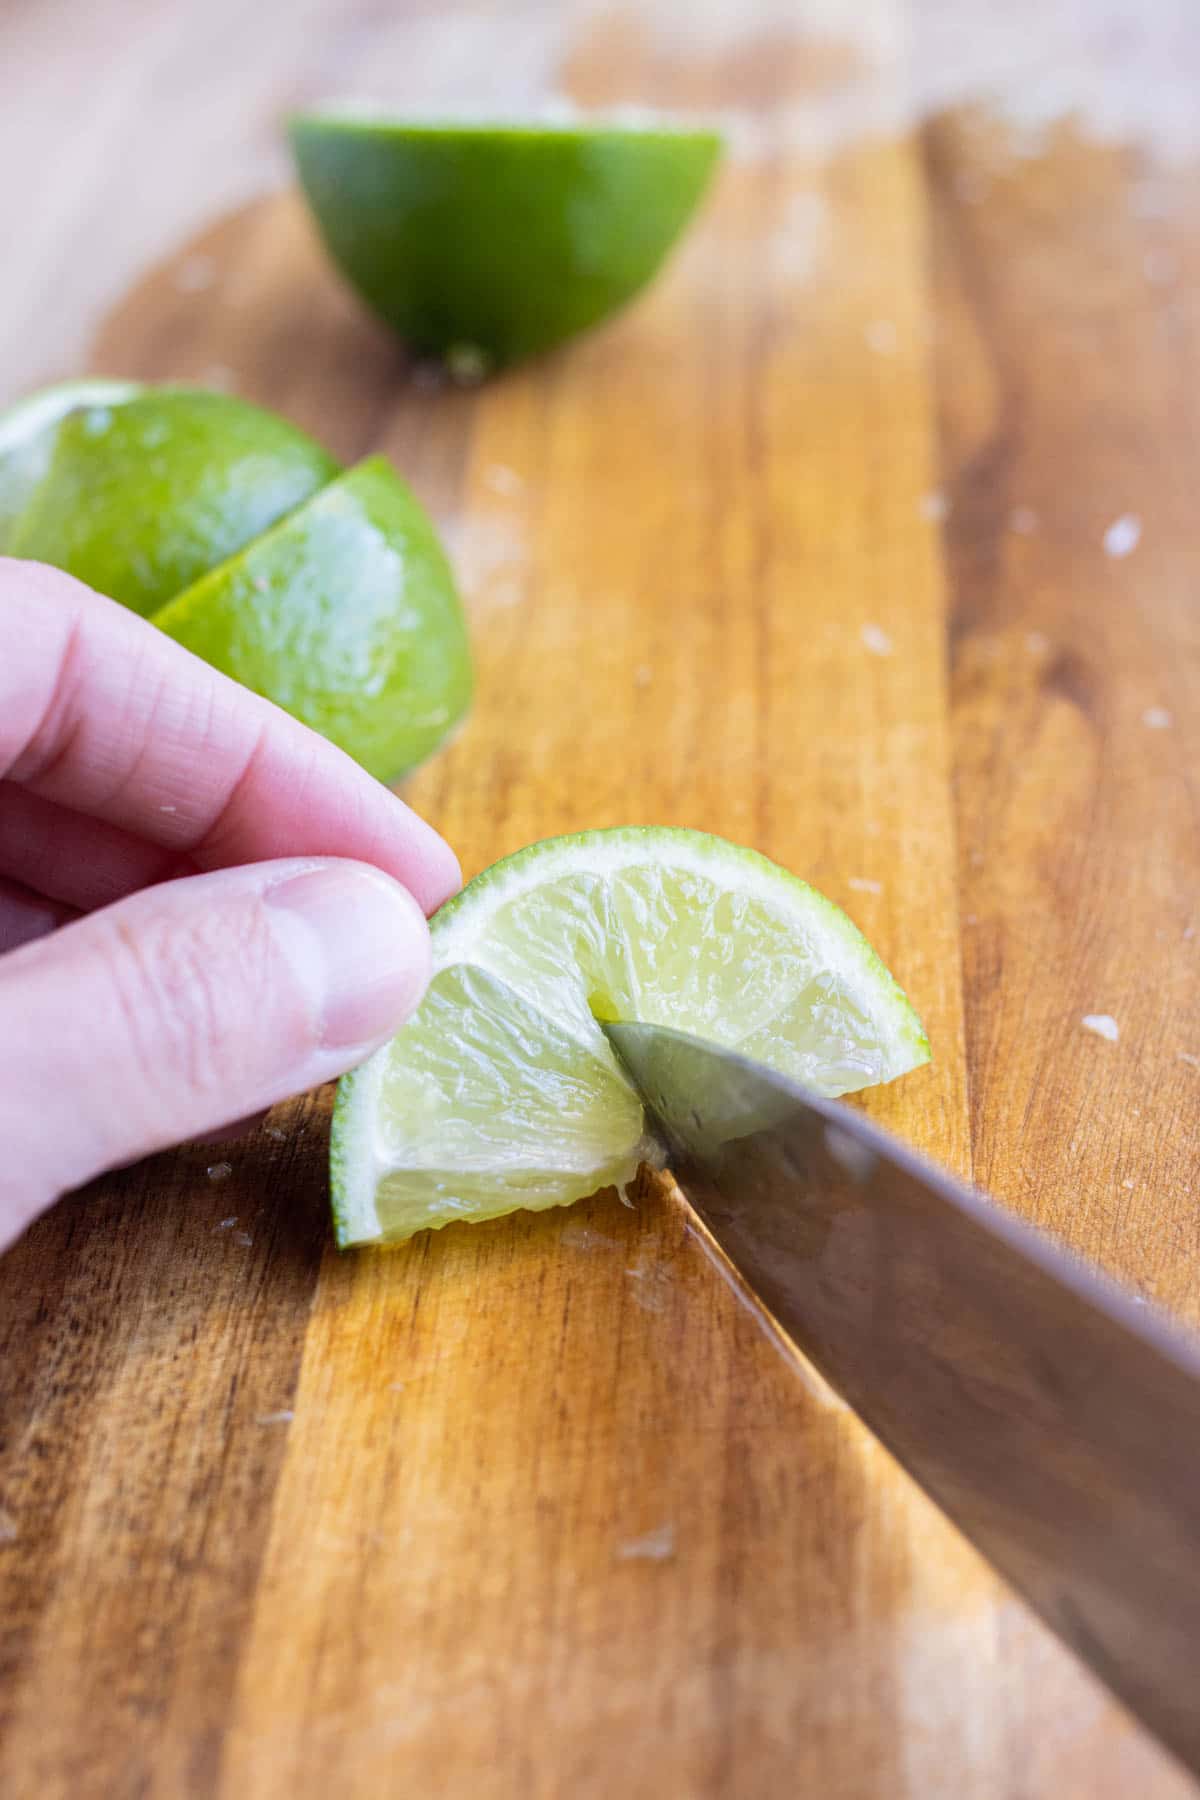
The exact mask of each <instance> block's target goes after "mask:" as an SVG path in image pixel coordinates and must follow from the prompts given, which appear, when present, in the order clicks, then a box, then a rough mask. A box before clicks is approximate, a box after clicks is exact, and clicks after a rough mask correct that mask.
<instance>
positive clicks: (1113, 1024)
mask: <svg viewBox="0 0 1200 1800" xmlns="http://www.w3.org/2000/svg"><path fill="white" fill-rule="evenodd" d="M1083 1029H1084V1030H1085V1031H1094V1032H1095V1034H1096V1036H1097V1037H1102V1038H1107V1039H1108V1041H1109V1043H1110V1044H1115V1043H1116V1041H1117V1039H1118V1038H1119V1037H1120V1035H1121V1031H1120V1027H1119V1026H1118V1024H1117V1021H1116V1020H1115V1019H1114V1018H1113V1016H1112V1014H1111V1013H1085V1014H1084V1015H1083Z"/></svg>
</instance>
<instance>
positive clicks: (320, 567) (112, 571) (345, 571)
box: [0, 381, 471, 781]
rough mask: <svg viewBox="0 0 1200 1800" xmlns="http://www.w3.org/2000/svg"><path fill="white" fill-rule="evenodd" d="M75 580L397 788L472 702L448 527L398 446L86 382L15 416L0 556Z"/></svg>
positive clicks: (197, 399)
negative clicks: (333, 448) (399, 456)
mask: <svg viewBox="0 0 1200 1800" xmlns="http://www.w3.org/2000/svg"><path fill="white" fill-rule="evenodd" d="M4 553H7V554H10V555H13V556H27V557H31V558H33V559H35V560H38V561H41V562H48V563H53V564H55V565H56V566H57V567H58V568H61V569H66V570H68V571H69V572H70V573H71V574H72V575H77V576H79V577H80V579H81V580H83V581H86V582H88V583H89V585H90V586H92V587H95V588H99V589H100V591H101V592H102V593H106V594H111V595H112V596H113V597H114V598H115V599H117V600H122V601H124V603H125V604H126V605H127V606H130V607H132V608H133V609H134V611H136V612H140V613H143V614H146V615H147V616H149V617H150V618H151V619H152V620H153V622H154V623H155V624H156V625H158V626H160V627H161V628H162V629H163V630H164V631H166V632H169V633H170V635H171V636H173V637H176V638H178V639H179V641H180V642H181V643H184V644H186V645H187V646H188V648H189V649H191V650H194V651H195V652H196V653H197V654H198V655H200V656H203V657H205V658H206V659H207V661H209V662H211V663H213V664H215V666H216V667H217V668H219V669H222V670H224V672H225V673H226V674H227V675H232V676H234V677H235V679H237V680H239V681H242V682H244V683H245V685H246V686H247V687H252V688H254V689H255V690H256V691H257V692H258V693H260V694H265V695H266V696H267V697H268V698H269V699H271V700H274V701H275V702H276V703H277V704H278V705H279V706H282V707H284V708H286V709H287V711H288V712H291V713H294V714H295V716H296V717H297V718H299V719H302V720H304V722H305V723H306V724H308V725H311V726H313V727H314V728H315V729H316V730H317V731H321V732H323V733H324V734H325V736H326V737H329V738H331V739H332V740H333V742H334V743H335V744H340V745H341V747H342V748H343V749H344V750H347V751H348V752H349V753H350V755H351V756H354V757H356V758H357V759H358V761H359V762H361V763H362V764H363V766H364V767H365V768H367V769H369V770H370V772H371V773H372V774H374V775H377V776H379V777H380V778H381V779H382V780H384V781H395V780H397V779H398V778H399V777H400V776H401V775H403V774H404V773H406V772H407V771H408V770H409V769H411V768H412V767H414V765H415V764H416V763H418V762H420V761H422V760H423V758H425V757H426V756H428V755H430V754H431V752H432V751H434V750H435V749H436V748H437V746H438V744H439V743H440V742H441V741H442V739H443V738H444V737H445V736H446V735H447V733H448V732H449V731H450V730H451V729H452V727H453V726H454V725H456V724H457V723H458V721H459V720H460V718H461V717H462V715H463V712H464V711H465V709H466V706H467V703H468V700H469V698H470V687H471V665H470V654H469V650H468V646H467V636H466V625H465V622H464V619H463V614H462V608H461V606H460V604H459V600H458V595H457V593H456V591H455V587H454V579H453V576H452V575H451V573H450V569H449V567H448V565H447V563H446V559H445V557H444V555H443V554H442V549H441V546H440V544H439V542H438V539H437V535H436V533H435V532H434V529H433V526H432V524H431V523H430V521H429V519H428V518H427V516H426V515H425V513H424V512H423V511H422V509H421V507H420V506H419V505H418V504H417V501H416V500H415V499H414V498H413V496H412V494H411V493H410V492H409V490H408V489H407V488H406V487H405V486H404V484H403V482H401V481H400V480H399V478H398V477H397V476H396V475H395V473H394V472H393V470H392V469H391V467H390V465H389V464H388V463H386V462H384V461H383V460H382V459H380V458H375V459H372V460H371V461H368V462H365V463H361V464H360V465H359V466H358V468H356V469H354V470H352V471H351V472H350V474H348V475H346V474H342V473H341V471H340V469H339V466H338V464H337V463H336V462H334V460H333V458H332V457H331V456H329V455H327V454H326V452H325V451H324V450H322V449H321V447H320V446H319V445H318V444H315V443H314V442H313V440H312V439H311V438H309V437H306V436H305V434H304V433H303V432H302V431H300V430H298V429H297V428H296V426H294V425H290V424H288V423H287V421H286V420H284V419H279V418H276V417H275V416H274V414H272V413H268V412H264V411H263V410H262V409H261V408H260V407H257V406H251V405H250V404H249V403H248V402H247V401H245V400H238V399H235V398H232V397H231V396H230V395H228V394H211V393H206V392H205V391H204V390H203V389H200V388H188V387H162V388H151V387H143V386H140V385H138V384H137V383H134V382H121V381H80V382H69V383H66V384H64V385H63V386H61V387H56V388H49V389H47V390H45V392H43V393H40V394H34V395H33V396H31V397H30V398H29V399H27V400H23V401H21V402H20V403H19V404H18V405H17V406H15V407H13V408H11V409H10V411H8V412H7V413H5V414H4V415H3V416H2V417H0V554H4Z"/></svg>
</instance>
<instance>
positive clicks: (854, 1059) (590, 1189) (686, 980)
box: [331, 828, 929, 1245]
mask: <svg viewBox="0 0 1200 1800" xmlns="http://www.w3.org/2000/svg"><path fill="white" fill-rule="evenodd" d="M433 944H434V977H433V981H432V983H431V985H430V987H429V991H428V993H427V994H426V996H425V999H424V1000H423V1001H422V1003H421V1006H420V1007H419V1008H418V1010H417V1012H416V1013H415V1014H414V1016H413V1017H412V1019H411V1020H410V1021H409V1022H408V1024H407V1025H405V1027H404V1028H403V1030H402V1031H401V1032H400V1033H399V1034H398V1035H397V1036H396V1037H395V1038H393V1040H392V1041H391V1043H390V1044H387V1045H385V1047H384V1048H383V1049H382V1050H379V1051H377V1052H376V1053H375V1055H374V1056H372V1057H371V1058H369V1060H368V1061H367V1062H365V1063H363V1064H362V1066H361V1067H360V1068H358V1069H356V1070H354V1071H353V1073H352V1074H350V1075H347V1076H346V1077H345V1078H344V1079H343V1081H342V1082H341V1084H340V1088H339V1091H338V1098H337V1107H336V1110H335V1114H334V1126H333V1141H332V1149H331V1159H332V1184H333V1210H334V1220H335V1224H336V1229H337V1237H338V1242H339V1243H340V1244H342V1245H349V1244H361V1243H370V1242H377V1241H380V1240H398V1239H401V1238H407V1237H411V1235H412V1234H413V1232H416V1231H420V1230H422V1229H423V1228H425V1227H426V1226H438V1225H446V1224H449V1223H450V1222H451V1221H452V1220H455V1219H486V1218H493V1217H496V1216H498V1215H499V1214H501V1213H507V1212H512V1211H514V1210H515V1209H516V1208H518V1207H530V1208H534V1209H540V1208H543V1207H547V1206H562V1205H567V1204H569V1203H570V1202H571V1201H573V1200H578V1199H581V1198H583V1197H584V1196H585V1195H587V1194H591V1193H594V1192H595V1191H596V1190H597V1189H598V1188H602V1187H606V1186H609V1185H614V1184H615V1185H619V1184H621V1183H623V1182H625V1181H627V1180H628V1179H629V1178H630V1177H631V1176H632V1175H633V1173H634V1172H635V1170H636V1168H637V1165H638V1163H639V1161H640V1160H642V1159H643V1158H644V1157H645V1156H646V1155H647V1152H648V1149H649V1145H648V1140H647V1138H646V1134H645V1123H644V1119H643V1115H642V1108H641V1103H640V1101H639V1100H638V1098H637V1095H636V1094H635V1093H634V1091H633V1089H632V1088H631V1087H630V1085H629V1082H628V1080H627V1079H626V1077H625V1075H624V1073H623V1071H622V1070H621V1068H620V1066H619V1064H618V1063H617V1061H616V1059H615V1058H614V1056H613V1053H612V1051H611V1049H610V1048H609V1044H608V1040H607V1039H606V1038H605V1036H604V1034H603V1032H602V1031H601V1030H600V1028H599V1026H598V1024H597V1019H606V1020H608V1019H615V1018H632V1019H640V1020H643V1021H645V1022H647V1023H649V1024H659V1025H672V1026H675V1027H677V1028H678V1029H680V1030H683V1031H689V1032H692V1033H694V1034H695V1035H696V1036H698V1037H703V1038H707V1039H708V1040H710V1041H712V1042H716V1043H719V1044H724V1045H728V1046H731V1047H736V1048H737V1049H738V1050H740V1051H742V1052H743V1053H744V1054H745V1055H747V1056H750V1057H754V1058H756V1059H757V1060H758V1061H759V1062H762V1063H766V1064H767V1065H768V1066H769V1067H770V1068H772V1069H776V1070H778V1071H780V1072H782V1073H783V1074H786V1075H790V1076H793V1077H794V1078H796V1079H797V1080H800V1081H802V1082H804V1083H806V1084H807V1085H808V1086H809V1087H812V1088H815V1089H816V1090H817V1091H818V1092H819V1093H822V1094H828V1095H834V1094H843V1093H847V1092H849V1091H851V1090H852V1089H855V1088H861V1087H866V1086H868V1085H870V1084H871V1083H873V1082H878V1081H889V1080H891V1079H892V1078H893V1077H894V1076H896V1075H902V1074H904V1073H905V1072H906V1071H907V1070H909V1069H912V1068H915V1067H916V1066H917V1065H918V1064H919V1063H922V1062H925V1061H926V1060H927V1059H928V1056H929V1045H928V1042H927V1040H926V1037H925V1034H924V1032H923V1030H922V1029H921V1024H920V1021H919V1020H918V1018H917V1016H916V1014H915V1013H914V1011H913V1009H912V1007H911V1006H910V1005H909V1003H908V1001H907V1000H906V999H905V997H904V995H903V994H902V993H901V991H900V989H899V988H898V987H897V985H896V983H895V981H894V980H893V979H892V977H891V976H890V975H889V974H888V972H887V970H886V969H885V968H884V966H883V964H882V963H881V962H880V960H879V958H878V957H877V956H876V954H875V952H874V951H873V950H872V949H871V947H870V945H869V944H868V943H867V941H866V939H865V938H864V937H863V936H862V935H861V933H860V932H859V931H858V930H857V928H856V927H855V926H854V925H852V924H851V922H850V920H849V919H848V918H847V917H846V915H845V914H844V913H843V912H841V911H840V910H839V909H838V908H837V907H836V906H834V905H833V904H832V902H831V901H829V900H826V899H824V898H823V896H822V895H820V894H818V893H816V892H815V891H814V890H813V889H812V888H810V887H807V886H806V885H805V883H804V882H802V881H798V880H797V879H796V878H795V877H794V876H792V875H789V874H787V873H786V872H785V871H784V870H783V869H780V868H778V867H777V866H776V865H775V864H774V863H771V862H768V861H767V859H766V858H765V857H763V856H759V855H757V854H756V853H755V852H754V851H752V850H743V849H740V848H738V847H737V846H736V845H733V844H728V843H725V842H723V841H722V840H721V839H720V838H714V837H707V836H705V835H704V834H703V833H701V832H693V831H673V830H660V829H653V828H645V829H632V828H631V829H627V830H617V831H591V832H585V833H583V834H582V835H580V836H578V837H565V838H552V839H550V840H548V841H547V842H545V843H541V844H534V845H532V846H531V847H530V848H529V849H527V850H522V851H520V852H519V853H518V854H517V855H515V856H510V857H508V858H507V859H506V860H505V861H503V862H499V863H496V864H495V865H494V866H493V867H492V868H490V869H488V870H486V871H485V872H484V873H483V874H482V875H480V876H478V877H477V878H476V879H475V880H474V881H473V882H471V883H470V885H469V886H468V887H467V888H465V889H464V890H463V892H462V893H461V894H460V895H458V897H457V898H456V899H454V900H452V901H451V902H450V903H449V904H448V905H447V906H445V907H443V908H442V910H441V912H440V913H438V915H437V917H436V918H435V919H434V921H433Z"/></svg>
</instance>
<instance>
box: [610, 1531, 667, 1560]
mask: <svg viewBox="0 0 1200 1800" xmlns="http://www.w3.org/2000/svg"><path fill="white" fill-rule="evenodd" d="M674 1554H675V1527H674V1526H673V1525H660V1526H659V1527H658V1528H657V1530H655V1531H647V1532H646V1533H645V1535H644V1536H643V1537H638V1538H630V1539H629V1541H628V1543H625V1544H618V1545H617V1557H618V1560H619V1561H621V1562H639V1561H645V1562H665V1561H666V1559H667V1558H668V1557H669V1556H674Z"/></svg>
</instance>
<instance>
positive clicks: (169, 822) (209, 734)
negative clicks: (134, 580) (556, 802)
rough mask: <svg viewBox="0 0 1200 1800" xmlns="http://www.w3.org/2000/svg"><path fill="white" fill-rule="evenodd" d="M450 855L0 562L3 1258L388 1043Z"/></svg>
mask: <svg viewBox="0 0 1200 1800" xmlns="http://www.w3.org/2000/svg"><path fill="white" fill-rule="evenodd" d="M459 880H460V876H459V870H458V864H457V862H456V861H455V858H454V856H453V853H452V852H451V851H450V850H449V848H448V847H447V846H446V844H445V843H444V842H443V841H442V839H441V838H440V837H439V836H438V835H437V833H436V832H435V831H433V830H432V829H431V828H430V827H429V826H428V825H426V824H424V823H423V822H422V821H421V820H420V819H419V818H417V816H416V814H415V813H413V812H411V811H410V810H409V808H408V807H406V806H405V805H404V804H403V802H402V801H400V800H397V799H396V798H395V796H394V795H392V794H390V793H389V792H388V791H387V790H386V789H385V788H383V787H381V786H380V785H379V783H378V782H376V781H374V780H372V778H371V777H370V776H369V775H366V774H364V772H363V771H362V770H361V769H360V768H358V766H357V765H356V764H355V763H353V762H352V761H351V760H350V759H349V757H347V756H345V755H343V753H342V752H341V751H340V750H336V749H335V748H334V747H333V746H332V745H331V744H328V743H326V742H325V740H324V739H323V738H320V737H318V736H317V735H316V734H315V733H314V732H310V731H308V730H307V729H306V728H305V727H304V726H303V725H299V724H297V723H296V721H295V720H294V719H291V718H289V717H288V716H287V715H286V714H285V713H283V712H280V711H279V710H278V709H277V708H276V707H274V706H272V705H270V704H269V702H267V701H265V700H261V699H259V698H258V697H257V696H256V695H254V694H251V693H249V692H248V691H247V690H246V689H244V688H241V687H239V686H238V685H237V684H236V683H235V682H233V681H230V680H228V679H227V678H226V677H225V676H223V675H220V674H218V673H217V671H216V670H214V669H211V668H209V666H208V665H207V664H206V663H203V662H200V661H199V660H198V659H197V658H195V657H193V656H191V655H189V654H188V652H187V651H185V650H183V649H181V648H180V647H179V646H178V645H177V644H174V643H172V642H171V641H170V640H169V639H167V638H166V637H164V636H163V635H162V634H161V633H160V632H158V631H156V630H155V629H154V627H153V626H152V625H149V624H147V623H146V622H145V621H144V620H142V619H140V618H138V617H137V616H136V615H135V614H133V613H131V612H128V611H126V609H125V608H124V607H121V606H118V605H116V604H115V603H114V602H113V601H111V600H105V599H102V598H101V597H100V596H99V595H96V594H93V593H92V592H91V591H90V590H89V589H87V588H85V587H83V586H82V585H81V584H80V583H78V582H76V581H73V580H71V578H70V577H69V576H66V575H62V574H59V573H58V572H57V571H56V570H53V569H49V568H45V567H43V566H41V565H39V564H36V563H21V562H13V561H10V560H8V559H5V558H0V1144H2V1145H3V1167H2V1168H0V1249H2V1248H3V1247H4V1246H5V1245H6V1244H8V1243H11V1241H12V1240H13V1239H14V1238H16V1237H17V1236H19V1235H20V1233H21V1232H22V1231H23V1230H24V1228H25V1226H26V1225H27V1224H28V1223H29V1221H30V1220H31V1219H32V1218H34V1217H35V1216H36V1214H37V1213H39V1212H40V1211H42V1210H43V1209H44V1208H45V1207H46V1206H48V1205H49V1204H50V1202H51V1201H53V1200H54V1199H55V1198H57V1196H58V1195H59V1194H61V1193H62V1192H64V1191H65V1190H66V1189H68V1188H71V1187H75V1186H78V1185H79V1183H81V1182H83V1181H86V1180H87V1179H88V1178H89V1177H90V1176H92V1175H95V1174H97V1173H98V1172H99V1171H100V1170H101V1169H106V1168H110V1167H113V1166H114V1165H116V1164H120V1163H125V1162H131V1161H133V1160H134V1159H135V1158H136V1157H139V1156H142V1155H145V1154H146V1153H147V1152H149V1151H151V1150H157V1149H161V1148H163V1147H164V1146H166V1145H168V1144H173V1143H178V1142H180V1141H181V1140H184V1139H187V1138H193V1137H197V1136H200V1135H202V1134H204V1133H206V1132H209V1131H211V1130H213V1129H214V1128H216V1127H219V1126H222V1125H227V1124H229V1123H230V1122H231V1121H235V1120H238V1119H242V1118H245V1117H246V1115H248V1114H253V1113H256V1112H259V1111H261V1110H262V1109H263V1108H264V1107H267V1106H269V1105H271V1104H272V1103H273V1102H274V1101H276V1100H280V1099H283V1098H284V1097H285V1096H286V1095H288V1094H293V1093H297V1092H299V1091H301V1090H302V1089H305V1088H309V1087H314V1086H316V1085H317V1084H318V1083H320V1082H323V1081H327V1080H329V1079H330V1078H331V1077H332V1076H334V1075H338V1074H340V1073H341V1072H342V1071H343V1070H344V1069H347V1068H349V1067H351V1066H352V1065H353V1064H354V1063H356V1062H360V1061H361V1060H362V1059H363V1057H365V1056H366V1055H367V1054H368V1053H369V1052H370V1051H371V1050H372V1049H373V1048H374V1047H375V1045H377V1044H379V1043H381V1042H382V1041H383V1040H384V1039H385V1038H387V1037H388V1036H390V1035H391V1034H392V1033H393V1032H394V1031H395V1030H396V1029H397V1028H398V1027H399V1025H400V1024H401V1023H402V1022H403V1020H404V1019H405V1018H406V1017H407V1015H408V1014H409V1013H410V1012H411V1011H412V1009H413V1008H414V1007H415V1006H416V1004H417V1002H418V1001H419V999H420V997H421V994H422V992H423V991H424V988H425V985H426V982H427V980H428V975H429V954H430V953H429V933H428V929H427V927H426V924H425V918H424V914H425V913H429V912H432V911H433V910H434V908H435V907H437V906H438V905H439V904H440V903H441V902H442V901H443V900H444V899H446V898H447V896H448V895H450V894H451V893H453V892H454V891H455V889H456V888H457V887H458V885H459Z"/></svg>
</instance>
